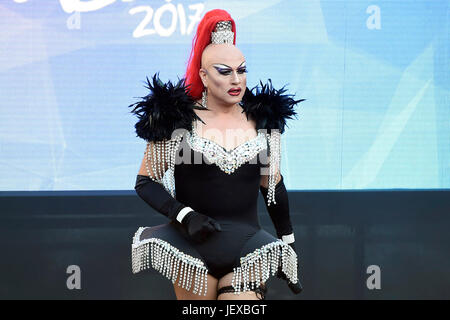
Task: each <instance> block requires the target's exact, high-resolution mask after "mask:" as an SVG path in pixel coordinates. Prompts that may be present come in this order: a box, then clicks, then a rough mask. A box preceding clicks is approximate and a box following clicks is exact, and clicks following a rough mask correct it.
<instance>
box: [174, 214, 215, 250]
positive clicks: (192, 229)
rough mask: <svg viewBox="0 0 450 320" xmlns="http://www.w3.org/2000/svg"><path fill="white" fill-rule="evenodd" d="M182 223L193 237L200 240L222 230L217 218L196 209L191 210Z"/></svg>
mask: <svg viewBox="0 0 450 320" xmlns="http://www.w3.org/2000/svg"><path fill="white" fill-rule="evenodd" d="M182 224H183V225H184V227H185V228H186V231H187V233H188V235H189V236H190V237H191V239H193V240H194V241H198V242H201V241H203V240H205V239H206V238H207V237H208V235H210V234H211V233H213V232H216V231H222V228H221V227H220V224H219V223H218V222H217V221H216V220H214V219H212V218H210V217H208V216H206V215H204V214H201V213H198V212H196V211H191V212H189V213H188V214H187V215H186V216H185V217H184V218H183V220H182Z"/></svg>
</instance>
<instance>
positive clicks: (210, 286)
mask: <svg viewBox="0 0 450 320" xmlns="http://www.w3.org/2000/svg"><path fill="white" fill-rule="evenodd" d="M194 276H195V273H194ZM207 278H208V280H207V289H206V296H205V295H204V293H205V290H204V288H203V289H202V292H201V295H200V294H198V293H193V292H192V287H191V288H190V290H189V291H188V290H186V289H184V288H183V287H181V286H178V280H179V277H178V278H177V280H176V281H175V283H174V284H173V288H174V290H175V295H176V296H177V300H216V298H217V283H218V280H217V279H216V278H214V277H213V276H211V275H210V274H208V275H207Z"/></svg>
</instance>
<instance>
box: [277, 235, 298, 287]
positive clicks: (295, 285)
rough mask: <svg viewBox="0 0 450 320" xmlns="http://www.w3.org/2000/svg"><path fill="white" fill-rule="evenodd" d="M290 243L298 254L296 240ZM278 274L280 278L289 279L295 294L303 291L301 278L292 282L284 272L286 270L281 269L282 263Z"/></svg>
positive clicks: (289, 284) (288, 282)
mask: <svg viewBox="0 0 450 320" xmlns="http://www.w3.org/2000/svg"><path fill="white" fill-rule="evenodd" d="M289 245H290V246H291V248H292V249H293V250H294V251H295V253H296V254H297V250H296V249H295V245H294V242H292V243H289ZM297 257H298V254H297ZM297 270H298V261H297ZM297 274H298V272H297ZM276 275H277V277H278V278H280V279H282V280H285V281H287V284H288V287H289V289H291V291H292V292H293V293H294V294H299V293H300V292H302V290H303V286H302V284H301V283H300V280H297V283H293V282H291V280H289V279H288V278H287V277H286V275H285V274H284V272H283V271H282V270H281V263H280V264H279V265H278V271H277V274H276Z"/></svg>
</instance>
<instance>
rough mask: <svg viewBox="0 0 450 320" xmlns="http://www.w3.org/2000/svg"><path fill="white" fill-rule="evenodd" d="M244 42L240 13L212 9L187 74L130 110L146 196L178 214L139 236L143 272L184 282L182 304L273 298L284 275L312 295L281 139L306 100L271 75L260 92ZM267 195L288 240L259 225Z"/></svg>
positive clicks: (154, 84)
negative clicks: (272, 285) (239, 38)
mask: <svg viewBox="0 0 450 320" xmlns="http://www.w3.org/2000/svg"><path fill="white" fill-rule="evenodd" d="M235 44H236V26H235V22H234V20H233V19H232V18H231V16H230V15H229V14H228V13H227V12H226V11H224V10H219V9H216V10H212V11H209V12H207V13H206V14H205V16H204V18H203V19H202V21H201V22H200V23H199V25H198V28H197V32H196V35H195V38H194V41H193V47H192V51H191V55H190V58H189V61H188V66H187V71H186V75H185V77H184V78H183V79H182V80H180V81H178V82H177V83H172V82H170V81H169V82H167V83H163V82H161V80H160V79H159V78H158V76H157V75H155V76H154V77H153V78H152V80H151V81H150V80H149V79H148V78H147V84H148V89H149V90H150V93H149V94H148V95H147V96H145V97H142V99H141V100H140V101H139V102H136V103H134V104H132V105H130V106H129V107H132V113H133V114H135V115H136V116H137V117H138V122H137V123H136V125H135V128H136V134H137V136H138V137H140V138H142V139H144V140H145V141H146V142H147V146H146V150H145V152H144V158H143V160H142V164H141V168H140V171H139V173H138V175H137V179H136V186H135V189H136V192H137V194H138V195H139V197H141V198H142V199H143V200H144V201H145V202H146V203H147V204H148V205H149V206H151V207H152V208H153V209H154V210H156V211H158V212H159V213H161V214H163V215H165V216H166V217H167V218H169V222H168V223H166V224H162V225H157V226H151V227H140V228H139V229H138V230H137V231H136V233H135V235H134V237H133V243H132V271H133V273H137V272H140V271H142V270H145V269H148V268H150V267H152V268H153V269H155V270H156V271H158V272H160V273H161V274H162V275H164V276H165V277H167V278H168V279H170V280H171V281H172V283H173V286H174V290H175V295H176V297H177V299H208V300H212V299H218V300H224V299H233V300H238V299H240V300H243V299H254V300H256V299H264V298H265V294H266V292H267V287H266V284H265V282H266V281H267V279H268V278H269V277H270V276H273V275H276V276H278V277H279V278H281V279H283V280H285V281H286V282H287V284H288V285H289V288H290V289H291V290H292V291H293V292H294V293H295V294H297V293H299V292H300V291H301V290H302V287H301V284H300V282H299V280H298V275H297V272H298V261H297V252H296V248H295V245H294V243H295V238H294V230H293V228H292V224H291V221H290V216H289V203H288V194H287V191H286V187H285V185H284V182H283V176H282V175H281V172H280V161H281V143H280V139H281V134H282V133H283V132H284V129H285V124H286V120H287V119H290V118H292V116H294V115H296V112H295V111H294V106H295V105H297V104H298V103H299V102H300V101H303V100H305V99H301V100H294V99H293V96H292V95H288V94H285V91H286V90H285V89H284V88H282V89H280V90H276V89H274V88H273V87H272V84H271V82H270V80H269V82H268V83H267V84H263V83H261V85H260V86H259V87H255V88H253V89H252V90H249V89H248V88H247V84H246V73H247V68H246V64H245V63H246V62H245V58H244V56H243V54H242V53H241V51H240V50H239V49H238V48H237V47H236V46H235ZM236 141H239V142H238V143H236ZM259 191H261V193H262V195H263V198H264V201H265V203H266V208H267V211H268V213H269V215H270V217H271V220H272V222H273V224H274V227H275V229H276V233H277V237H278V238H277V237H274V236H273V235H271V234H270V233H268V232H266V231H265V230H263V229H262V228H261V226H260V224H259V220H258V216H257V199H258V194H259Z"/></svg>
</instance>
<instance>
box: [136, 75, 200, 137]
mask: <svg viewBox="0 0 450 320" xmlns="http://www.w3.org/2000/svg"><path fill="white" fill-rule="evenodd" d="M152 82H153V84H152V83H150V80H149V79H148V78H147V86H146V88H148V89H149V90H150V93H149V94H148V95H146V96H145V97H140V98H141V100H140V101H138V102H136V103H133V104H131V105H129V106H128V107H131V108H133V109H132V111H131V113H133V114H135V115H136V116H137V117H138V122H137V123H136V124H135V128H136V135H137V136H138V137H140V138H142V139H144V140H146V141H162V140H165V139H167V140H168V139H171V137H172V133H173V131H174V130H176V129H186V130H190V129H191V126H192V122H193V121H194V119H199V120H200V121H201V119H200V118H199V117H198V116H197V114H196V113H195V112H194V109H205V108H203V107H201V106H198V105H196V103H195V101H194V100H193V99H192V98H191V96H190V95H189V94H188V88H187V87H186V85H185V82H184V79H181V80H179V81H178V82H177V83H176V84H173V83H172V82H170V81H169V82H167V83H163V82H162V81H161V80H160V79H159V76H158V74H155V75H154V76H153V81H152Z"/></svg>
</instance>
